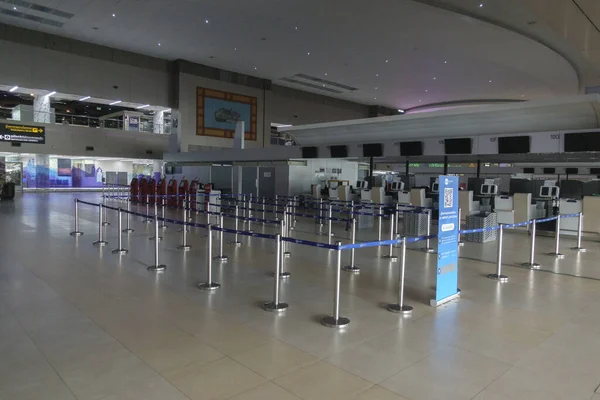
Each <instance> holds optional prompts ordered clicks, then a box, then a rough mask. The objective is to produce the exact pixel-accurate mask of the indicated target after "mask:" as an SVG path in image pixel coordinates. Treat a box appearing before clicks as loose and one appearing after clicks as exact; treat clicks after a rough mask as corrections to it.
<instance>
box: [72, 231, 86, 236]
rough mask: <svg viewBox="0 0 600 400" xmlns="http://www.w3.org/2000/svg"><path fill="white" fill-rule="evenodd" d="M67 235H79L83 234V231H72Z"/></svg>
mask: <svg viewBox="0 0 600 400" xmlns="http://www.w3.org/2000/svg"><path fill="white" fill-rule="evenodd" d="M69 235H71V236H81V235H83V232H79V231H74V232H71V233H69Z"/></svg>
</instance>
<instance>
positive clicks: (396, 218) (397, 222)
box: [394, 203, 400, 237]
mask: <svg viewBox="0 0 600 400" xmlns="http://www.w3.org/2000/svg"><path fill="white" fill-rule="evenodd" d="M399 221H400V204H398V203H396V215H394V225H395V226H396V232H395V234H396V236H395V237H398V235H399V234H400V222H399Z"/></svg>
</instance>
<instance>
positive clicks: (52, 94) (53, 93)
mask: <svg viewBox="0 0 600 400" xmlns="http://www.w3.org/2000/svg"><path fill="white" fill-rule="evenodd" d="M55 94H56V92H54V91H52V92H50V93H48V94H47V95H46V96H48V97H50V96H54V95H55Z"/></svg>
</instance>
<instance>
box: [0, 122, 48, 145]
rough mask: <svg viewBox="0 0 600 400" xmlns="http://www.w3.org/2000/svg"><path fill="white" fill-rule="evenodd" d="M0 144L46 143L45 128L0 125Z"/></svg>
mask: <svg viewBox="0 0 600 400" xmlns="http://www.w3.org/2000/svg"><path fill="white" fill-rule="evenodd" d="M0 142H18V143H34V144H45V143H46V128H44V127H41V126H29V125H13V124H0Z"/></svg>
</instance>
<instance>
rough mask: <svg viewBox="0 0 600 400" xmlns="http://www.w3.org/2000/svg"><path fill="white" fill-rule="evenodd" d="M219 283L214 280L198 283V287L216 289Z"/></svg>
mask: <svg viewBox="0 0 600 400" xmlns="http://www.w3.org/2000/svg"><path fill="white" fill-rule="evenodd" d="M220 287H221V285H220V284H218V283H216V282H210V283H208V282H206V283H201V284H199V285H198V289H200V290H217V289H218V288H220Z"/></svg>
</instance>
